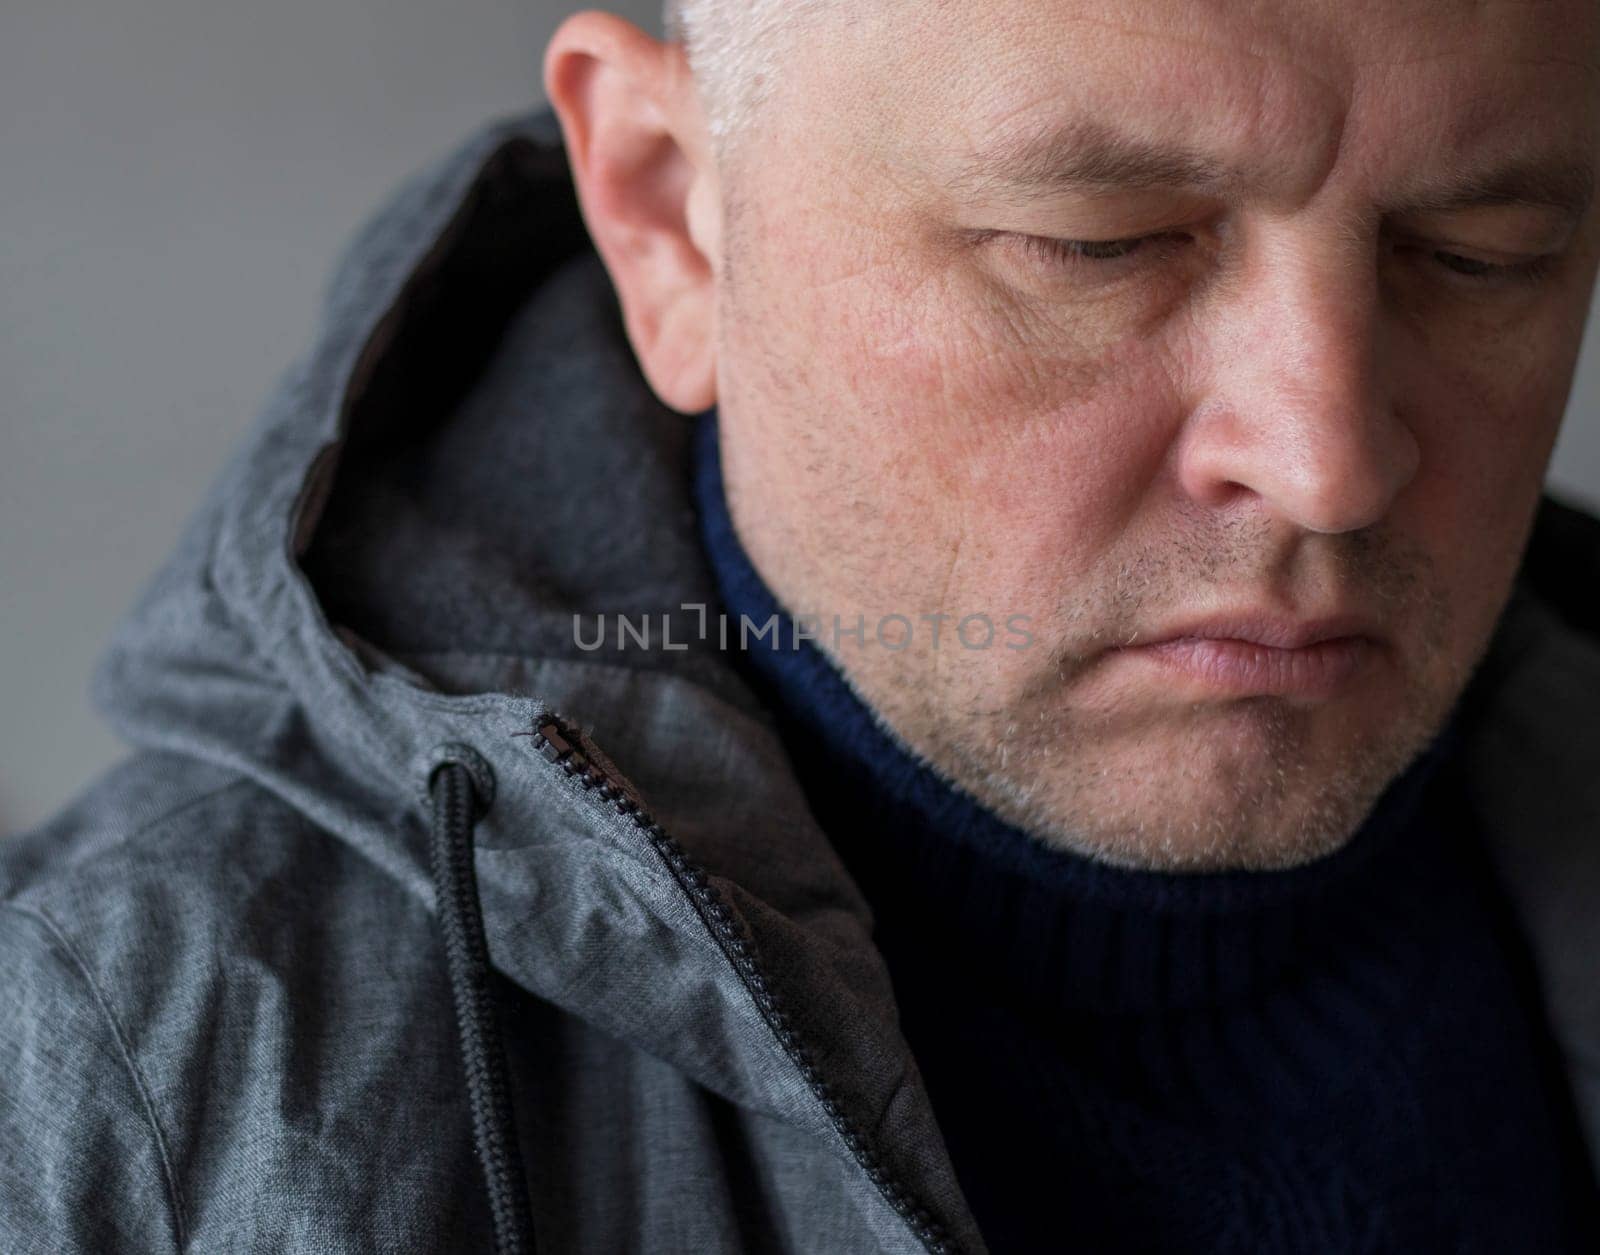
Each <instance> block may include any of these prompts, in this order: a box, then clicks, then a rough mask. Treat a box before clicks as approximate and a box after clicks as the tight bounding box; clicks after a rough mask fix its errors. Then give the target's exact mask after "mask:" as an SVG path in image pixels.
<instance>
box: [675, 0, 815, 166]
mask: <svg viewBox="0 0 1600 1255" xmlns="http://www.w3.org/2000/svg"><path fill="white" fill-rule="evenodd" d="M819 3H820V0H665V4H666V7H665V12H664V15H663V16H664V24H665V28H666V34H667V38H668V39H671V40H673V41H675V42H678V43H681V44H682V45H683V46H684V50H685V53H686V55H687V57H688V60H689V68H690V70H691V71H692V72H693V74H694V79H695V85H696V88H697V90H698V91H699V94H700V98H701V100H702V102H703V103H704V105H705V109H706V118H707V125H708V126H709V128H710V131H711V136H712V139H713V140H714V141H715V143H716V144H717V146H718V147H719V148H723V147H725V146H726V144H727V141H728V139H729V138H730V136H732V135H733V133H734V131H735V130H736V128H737V127H738V126H739V125H740V124H742V123H743V122H744V121H746V120H747V119H748V118H749V117H750V115H751V113H753V112H754V111H755V109H756V108H757V106H758V105H760V104H761V102H762V101H763V100H764V99H765V98H766V96H767V93H768V90H769V88H770V86H771V84H772V82H773V79H774V74H775V72H776V69H777V62H778V57H779V54H780V51H781V49H780V44H781V40H780V38H779V37H780V36H783V35H788V34H791V33H792V32H793V30H794V29H795V28H796V26H797V25H798V24H799V22H800V20H801V19H803V18H805V17H807V16H809V15H810V14H811V12H812V11H813V10H815V9H816V8H817V7H819Z"/></svg>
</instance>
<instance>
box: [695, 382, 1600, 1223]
mask: <svg viewBox="0 0 1600 1255" xmlns="http://www.w3.org/2000/svg"><path fill="white" fill-rule="evenodd" d="M699 423H700V426H699V430H698V431H697V435H696V451H695V465H694V475H695V495H696V500H697V504H698V508H699V511H700V515H701V528H702V538H703V541H704V544H705V546H706V550H707V553H708V556H709V558H710V560H711V563H712V566H713V569H714V571H715V574H716V577H717V582H718V586H719V589H720V592H721V596H722V599H723V603H724V606H723V608H724V611H725V612H726V613H727V614H729V615H730V616H731V617H732V618H733V621H734V623H735V624H736V623H737V619H738V616H740V615H743V616H745V617H747V618H748V619H750V620H751V621H752V622H753V623H755V624H758V625H759V624H763V623H765V622H766V621H767V620H768V619H769V617H770V616H771V615H773V614H775V613H776V614H780V623H781V629H780V632H779V635H778V637H777V639H776V641H775V642H774V641H773V640H772V639H771V638H768V639H765V640H761V641H754V640H752V642H751V643H750V646H749V648H748V650H747V651H746V652H745V653H743V654H742V655H740V658H739V661H740V665H741V666H742V667H743V668H744V669H745V672H746V674H747V677H748V678H749V680H750V682H751V684H752V685H753V687H754V688H755V689H756V691H757V692H758V693H759V694H760V695H761V696H762V698H763V700H764V701H765V702H766V703H767V704H768V705H769V707H770V709H771V710H772V711H773V712H774V714H775V715H776V717H777V718H778V721H779V725H780V728H781V730H782V732H783V735H784V740H785V743H786V746H787V747H788V749H789V752H790V754H791V756H792V757H793V759H794V762H795V765H796V769H797V771H798V772H799V774H800V778H801V782H802V785H803V786H804V787H805V789H806V792H807V798H808V801H809V803H810V805H811V807H812V809H813V812H814V813H815V815H816V818H817V820H818V821H819V822H820V823H821V824H822V826H823V828H824V830H825V831H826V832H827V833H828V834H829V837H830V838H831V839H832V841H833V843H834V844H835V846H836V847H837V848H838V850H839V853H840V856H841V857H842V858H843V859H844V861H845V863H846V865H847V866H848V867H849V869H850V870H851V872H852V874H853V875H854V876H855V877H856V879H857V880H858V881H859V883H860V884H861V887H862V890H863V892H864V893H865V894H866V896H867V898H868V900H869V902H870V903H871V905H872V907H873V910H874V914H875V916H876V920H877V930H876V933H875V939H876V940H877V942H878V945H879V946H880V948H881V949H882V951H883V953H884V955H885V958H886V960H887V962H888V964H889V968H890V972H891V975H892V978H893V980H894V985H895V992H896V998H897V1001H898V1003H899V1005H900V1009H901V1023H902V1028H903V1030H904V1032H905V1035H906V1038H907V1040H908V1041H909V1042H910V1044H911V1046H912V1050H913V1052H914V1054H915V1056H916V1058H917V1060H918V1063H919V1066H920V1068H921V1070H922V1072H923V1075H924V1079H925V1081H926V1084H927V1086H928V1090H929V1093H930V1096H931V1098H932V1101H933V1103H934V1107H935V1111H936V1113H937V1115H938V1118H939V1122H940V1126H941V1129H942V1130H943V1132H944V1133H945V1137H946V1141H947V1145H948V1147H949V1150H950V1154H951V1157H952V1160H953V1162H954V1164H955V1167H956V1170H957V1173H958V1176H959V1177H960V1180H961V1183H962V1187H963V1190H964V1192H965V1193H966V1194H967V1197H968V1201H969V1202H970V1203H971V1205H972V1208H973V1213H974V1215H975V1216H976V1217H977V1220H978V1222H979V1225H980V1227H981V1229H982V1231H983V1233H984V1234H985V1236H986V1238H987V1239H988V1240H989V1242H990V1244H991V1247H992V1249H993V1250H994V1251H996V1252H997V1253H999V1252H1013V1251H1018V1252H1021V1251H1064V1250H1067V1251H1071V1250H1077V1251H1085V1252H1094V1253H1095V1255H1106V1253H1111V1252H1135V1251H1137V1252H1145V1251H1175V1252H1241V1253H1243V1252H1250V1253H1251V1255H1264V1253H1270V1252H1284V1253H1285V1255H1288V1253H1291V1252H1292V1253H1296V1255H1301V1253H1304V1252H1385V1253H1388V1252H1394V1253H1397V1255H1398V1253H1400V1252H1404V1253H1406V1255H1417V1253H1418V1252H1434V1251H1440V1252H1445V1251H1448V1252H1479V1251H1481V1252H1485V1253H1486V1255H1487V1253H1490V1252H1493V1253H1495V1255H1502V1253H1505V1252H1513V1251H1518V1252H1520V1251H1551V1252H1561V1251H1568V1250H1578V1249H1582V1248H1580V1246H1579V1245H1578V1244H1577V1243H1578V1239H1577V1238H1576V1237H1575V1236H1574V1233H1575V1229H1572V1228H1569V1225H1574V1224H1575V1223H1576V1222H1575V1220H1573V1219H1572V1218H1571V1217H1572V1216H1574V1215H1575V1214H1576V1213H1577V1211H1578V1210H1579V1208H1580V1206H1581V1205H1582V1204H1580V1199H1579V1195H1580V1193H1581V1192H1583V1191H1584V1190H1585V1186H1584V1184H1583V1182H1584V1178H1585V1174H1586V1173H1587V1171H1588V1169H1587V1165H1586V1164H1585V1163H1584V1162H1583V1161H1582V1151H1581V1149H1580V1148H1578V1147H1577V1146H1576V1145H1575V1144H1574V1142H1573V1140H1572V1133H1571V1128H1570V1107H1569V1103H1570V1100H1569V1098H1568V1097H1567V1096H1566V1094H1565V1093H1564V1091H1563V1090H1562V1089H1561V1084H1560V1082H1559V1080H1558V1079H1557V1076H1558V1073H1557V1070H1556V1069H1554V1068H1553V1067H1552V1066H1551V1057H1550V1050H1551V1047H1550V1044H1549V1041H1548V1038H1547V1035H1546V1034H1545V1031H1544V1029H1543V1024H1542V1017H1541V1013H1540V1011H1539V1009H1538V1007H1537V1003H1536V1000H1535V998H1534V995H1533V994H1532V991H1531V983H1532V982H1531V980H1530V978H1529V976H1528V973H1527V972H1526V970H1525V968H1524V966H1523V965H1524V964H1525V958H1524V956H1523V955H1522V951H1521V947H1520V943H1519V941H1518V939H1517V938H1516V936H1515V934H1514V931H1513V930H1512V928H1511V927H1510V926H1509V924H1508V920H1507V918H1506V916H1505V914H1504V908H1503V903H1502V902H1501V901H1500V899H1499V897H1498V895H1497V893H1496V892H1495V889H1494V886H1493V883H1492V880H1491V878H1490V876H1489V875H1488V874H1487V872H1486V870H1485V868H1484V865H1483V863H1482V856H1481V853H1480V851H1479V850H1478V847H1477V841H1476V838H1475V836H1474V835H1473V830H1472V827H1471V820H1470V816H1469V815H1467V814H1466V812H1465V811H1464V809H1463V808H1462V807H1461V806H1460V805H1459V803H1458V802H1457V800H1456V799H1457V790H1455V789H1454V788H1453V787H1452V784H1451V781H1452V776H1451V770H1450V764H1451V760H1450V749H1451V746H1452V744H1453V740H1454V734H1453V732H1452V731H1450V730H1447V731H1446V733H1445V734H1444V735H1442V736H1441V737H1440V738H1439V739H1438V740H1437V741H1436V742H1435V744H1434V745H1433V746H1432V747H1430V749H1429V751H1428V752H1427V753H1425V754H1424V755H1423V756H1422V757H1421V758H1420V759H1419V760H1418V762H1417V763H1416V764H1415V765H1414V766H1413V767H1412V768H1411V769H1410V770H1408V771H1407V772H1405V773H1403V774H1402V776H1401V777H1399V778H1398V779H1397V780H1396V781H1395V782H1394V783H1393V784H1392V785H1391V786H1390V788H1389V790H1388V791H1387V792H1386V793H1385V795H1384V797H1383V798H1382V799H1381V800H1380V802H1379V804H1378V806H1377V807H1376V808H1375V810H1374V812H1373V814H1372V816H1371V817H1370V818H1369V820H1368V821H1367V823H1366V824H1365V825H1364V826H1363V828H1362V829H1361V831H1360V832H1359V833H1357V834H1356V835H1355V837H1354V838H1353V839H1352V840H1351V841H1350V842H1348V843H1347V844H1346V845H1345V846H1344V847H1342V848H1341V849H1340V850H1339V851H1337V852H1336V853H1334V854H1332V855H1330V856H1328V857H1325V858H1323V859H1321V860H1318V861H1317V862H1315V863H1312V864H1309V865H1306V866H1304V867H1300V868H1295V869H1291V870H1286V871H1275V872H1264V873H1259V872H1258V873H1251V872H1233V873H1219V874H1165V873H1150V872H1136V871H1128V870H1123V869H1117V868H1111V867H1108V866H1106V865H1103V864H1100V863H1096V862H1093V861H1091V860H1089V859H1086V858H1082V857H1077V856H1073V855H1070V854H1067V853H1064V852H1062V851H1059V850H1056V849H1053V848H1051V847H1047V846H1045V845H1043V844H1042V843H1040V842H1038V841H1037V840H1035V839H1033V838H1031V837H1030V836H1028V835H1027V834H1026V833H1023V832H1021V831H1019V830H1017V829H1016V828H1014V827H1012V826H1010V825H1008V824H1006V823H1004V822H1002V821H1001V820H999V819H998V818H997V817H996V816H995V815H993V814H992V813H991V812H989V811H988V810H986V809H985V808H984V807H982V806H980V805H978V804H977V803H976V802H974V801H973V800H972V799H971V798H969V797H968V796H967V795H965V794H964V793H962V792H960V791H959V790H957V789H955V788H953V787H952V786H950V785H949V784H947V783H946V782H945V781H943V780H942V779H941V778H939V777H938V776H937V775H936V774H935V773H933V772H932V771H930V770H929V769H928V768H926V767H925V766H923V765H922V764H920V763H919V762H918V761H917V760H916V759H914V758H913V757H912V756H911V755H910V754H909V753H907V752H906V751H905V750H904V749H903V748H902V747H901V746H900V745H899V744H898V743H897V742H896V741H895V740H894V739H893V738H892V737H891V736H890V735H889V734H887V733H886V732H885V731H884V730H883V729H882V728H881V727H879V725H878V724H877V722H876V720H875V719H874V717H873V715H872V713H871V712H870V710H869V709H868V708H867V707H866V706H865V705H864V704H863V703H862V702H861V701H859V699H857V698H856V697H855V695H854V694H853V693H852V692H851V691H850V689H849V688H848V686H847V685H846V684H845V683H844V680H843V678H842V677H841V676H840V675H839V673H838V671H837V670H836V669H835V668H834V667H833V665H832V664H831V663H830V661H829V660H828V659H827V658H826V656H825V655H823V654H822V653H821V652H820V651H819V650H817V649H816V648H815V647H814V646H812V645H811V644H810V643H809V642H805V641H796V639H795V637H794V635H793V632H792V630H791V629H790V625H789V624H788V622H787V619H785V618H782V616H781V610H780V607H779V605H778V603H777V601H776V600H775V598H774V597H773V595H772V593H771V592H770V590H768V589H767V588H766V586H765V584H764V583H763V582H762V580H761V578H760V576H759V574H758V573H757V572H756V571H755V569H754V567H753V566H752V565H751V563H750V561H749V559H748V557H747V556H746V554H745V553H744V551H743V549H742V547H741V545H740V544H739V541H738V537H737V535H736V533H735V531H734V529H733V525H732V522H731V519H730V518H729V516H728V512H727V506H726V502H725V500H724V497H723V490H722V482H721V471H720V465H719V460H718V456H717V445H716V416H715V413H714V412H712V413H711V414H708V415H705V416H703V417H702V418H701V419H700V420H699ZM738 638H739V633H738V631H737V627H736V626H735V627H734V629H733V630H732V631H731V632H730V639H732V640H737V639H738ZM1582 1202H1583V1204H1586V1202H1587V1200H1586V1199H1585V1200H1583V1201H1582Z"/></svg>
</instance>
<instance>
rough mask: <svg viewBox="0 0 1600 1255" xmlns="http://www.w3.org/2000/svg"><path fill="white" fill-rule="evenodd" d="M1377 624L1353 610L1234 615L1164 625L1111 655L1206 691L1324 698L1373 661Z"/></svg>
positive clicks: (1378, 645)
mask: <svg viewBox="0 0 1600 1255" xmlns="http://www.w3.org/2000/svg"><path fill="white" fill-rule="evenodd" d="M1380 648H1381V638H1380V637H1379V635H1378V632H1377V630H1376V627H1375V625H1374V624H1373V623H1372V622H1371V621H1370V620H1367V619H1362V618H1359V617H1357V616H1354V615H1332V616H1326V617H1323V618H1317V619H1292V618H1280V617H1273V616H1264V615H1231V616H1222V617H1214V618H1211V619H1206V620H1202V621H1198V622H1192V623H1186V624H1181V625H1178V626H1175V627H1171V628H1164V629H1161V630H1159V631H1157V632H1156V633H1154V634H1153V635H1152V636H1151V637H1150V638H1149V639H1148V640H1145V641H1142V642H1138V643H1135V642H1131V641H1130V642H1129V643H1128V644H1126V645H1122V646H1119V647H1117V648H1116V649H1115V650H1114V651H1113V653H1115V654H1117V655H1120V656H1122V657H1124V658H1127V659H1128V660H1130V661H1139V662H1143V663H1145V664H1147V665H1150V666H1152V667H1155V668H1158V669H1159V670H1160V671H1161V672H1162V673H1163V675H1164V677H1165V678H1166V679H1167V680H1168V681H1169V682H1172V681H1176V682H1178V683H1180V684H1182V685H1183V686H1184V687H1186V688H1189V689H1199V690H1202V691H1203V692H1205V693H1209V694H1220V695H1226V696H1234V697H1267V696H1275V697H1298V698H1304V699H1311V700H1319V699H1320V700H1326V699H1327V698H1331V697H1335V696H1337V695H1338V694H1339V693H1340V692H1341V691H1343V690H1345V689H1346V688H1348V687H1349V686H1350V685H1351V684H1352V683H1353V682H1354V681H1355V680H1356V678H1357V677H1358V676H1359V675H1360V674H1361V673H1362V672H1363V671H1364V670H1365V669H1366V668H1367V667H1368V666H1370V665H1371V664H1372V663H1373V662H1374V660H1375V659H1376V657H1377V655H1378V653H1379V651H1380Z"/></svg>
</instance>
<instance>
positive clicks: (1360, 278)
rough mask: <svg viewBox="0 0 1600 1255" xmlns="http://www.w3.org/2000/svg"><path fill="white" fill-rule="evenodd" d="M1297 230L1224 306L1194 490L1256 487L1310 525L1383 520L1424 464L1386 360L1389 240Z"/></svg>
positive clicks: (1265, 254)
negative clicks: (1384, 252) (1381, 264)
mask: <svg viewBox="0 0 1600 1255" xmlns="http://www.w3.org/2000/svg"><path fill="white" fill-rule="evenodd" d="M1285 235H1286V237H1287V238H1284V239H1280V240H1278V241H1268V242H1265V243H1263V244H1262V246H1261V247H1260V248H1258V250H1257V255H1256V256H1255V257H1253V258H1251V259H1250V260H1249V262H1248V265H1247V270H1246V275H1245V280H1244V282H1241V283H1236V284H1234V285H1232V286H1231V290H1230V292H1229V294H1228V297H1227V303H1228V308H1226V309H1224V310H1215V311H1213V316H1214V318H1215V320H1216V322H1217V323H1218V324H1219V325H1220V326H1221V327H1222V328H1223V329H1224V330H1223V331H1222V334H1220V335H1219V336H1217V337H1214V338H1213V339H1212V341H1211V344H1212V366H1213V369H1212V370H1211V371H1210V372H1209V374H1210V377H1211V384H1212V387H1211V395H1210V396H1209V397H1207V398H1206V401H1205V403H1204V407H1203V408H1204V409H1205V411H1206V412H1207V413H1208V415H1209V418H1208V419H1207V421H1205V422H1202V423H1200V424H1199V425H1198V428H1197V431H1196V432H1195V438H1194V440H1193V441H1191V446H1190V448H1189V449H1188V450H1187V451H1186V456H1185V459H1184V477H1185V481H1186V487H1187V488H1188V489H1189V491H1190V493H1191V495H1195V496H1197V497H1199V498H1201V499H1204V500H1210V501H1213V502H1216V501H1220V500H1222V499H1225V498H1230V497H1231V496H1233V495H1236V494H1237V492H1238V491H1239V490H1240V489H1244V490H1248V491H1249V492H1252V493H1254V494H1256V495H1257V496H1258V497H1260V498H1261V499H1262V501H1263V502H1265V504H1266V505H1268V506H1269V507H1270V508H1272V509H1273V510H1274V511H1275V512H1277V513H1279V514H1281V515H1283V516H1284V517H1286V518H1288V519H1290V520H1291V521H1293V522H1294V523H1296V524H1298V525H1299V526H1302V527H1305V528H1307V529H1310V530H1313V531H1321V532H1334V531H1349V530H1353V529H1355V528H1359V527H1365V526H1368V525H1369V524H1371V523H1373V522H1376V521H1377V519H1379V518H1381V517H1382V515H1383V513H1384V512H1385V511H1386V510H1387V509H1388V506H1389V504H1390V502H1391V501H1392V500H1393V498H1394V496H1395V494H1396V493H1397V492H1398V491H1399V490H1400V488H1402V487H1403V486H1404V485H1405V483H1407V482H1408V481H1409V480H1410V478H1411V476H1412V475H1413V474H1414V473H1415V469H1416V462H1417V447H1416V442H1415V440H1414V439H1413V437H1412V435H1411V433H1410V432H1409V431H1408V430H1407V429H1406V428H1405V427H1404V425H1403V424H1402V423H1401V422H1400V420H1399V417H1398V414H1397V413H1396V409H1395V403H1394V397H1393V396H1392V395H1391V391H1390V381H1389V379H1388V378H1387V372H1386V370H1385V369H1384V364H1383V356H1384V354H1383V351H1382V350H1383V345H1382V340H1381V337H1382V335H1383V327H1382V324H1381V316H1382V303H1381V299H1380V290H1379V280H1378V273H1377V264H1376V245H1375V244H1374V243H1372V242H1371V241H1370V240H1364V239H1363V238H1362V236H1361V234H1360V233H1357V232H1351V231H1340V230H1336V229H1323V230H1320V231H1316V232H1312V231H1308V230H1305V229H1303V228H1297V229H1295V230H1293V231H1288V232H1286V233H1285Z"/></svg>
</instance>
